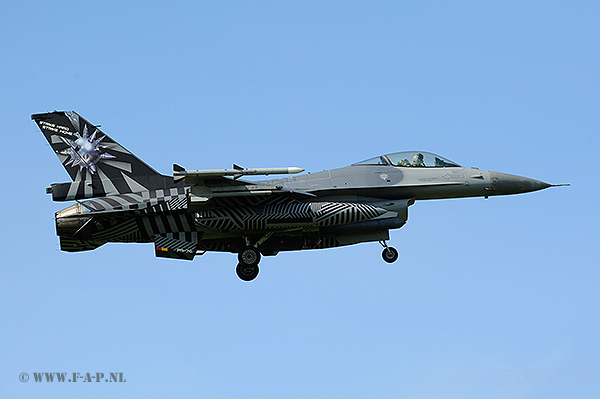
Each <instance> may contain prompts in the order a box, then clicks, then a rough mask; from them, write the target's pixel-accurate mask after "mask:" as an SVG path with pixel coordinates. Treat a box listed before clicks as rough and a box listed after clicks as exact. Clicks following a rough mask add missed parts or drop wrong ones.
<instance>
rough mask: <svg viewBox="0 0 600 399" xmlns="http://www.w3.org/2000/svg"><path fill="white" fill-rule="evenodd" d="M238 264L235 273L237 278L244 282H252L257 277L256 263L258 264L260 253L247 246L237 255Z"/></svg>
mask: <svg viewBox="0 0 600 399" xmlns="http://www.w3.org/2000/svg"><path fill="white" fill-rule="evenodd" d="M238 260H239V261H240V263H238V265H237V267H236V268H235V272H236V273H237V275H238V277H239V278H241V279H242V280H244V281H252V280H254V279H255V278H256V276H258V262H260V252H258V249H256V248H255V247H251V246H248V247H246V248H244V249H242V250H241V251H240V253H239V254H238Z"/></svg>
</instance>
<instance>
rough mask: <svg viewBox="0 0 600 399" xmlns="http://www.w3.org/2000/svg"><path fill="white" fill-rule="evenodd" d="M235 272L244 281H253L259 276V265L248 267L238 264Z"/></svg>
mask: <svg viewBox="0 0 600 399" xmlns="http://www.w3.org/2000/svg"><path fill="white" fill-rule="evenodd" d="M235 272H236V273H237V275H238V277H239V278H241V279H242V280H244V281H252V280H254V279H255V278H256V276H258V265H254V266H248V265H244V264H242V263H238V265H237V267H236V268H235Z"/></svg>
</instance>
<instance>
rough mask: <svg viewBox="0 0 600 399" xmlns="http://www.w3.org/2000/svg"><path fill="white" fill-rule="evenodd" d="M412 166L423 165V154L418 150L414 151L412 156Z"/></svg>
mask: <svg viewBox="0 0 600 399" xmlns="http://www.w3.org/2000/svg"><path fill="white" fill-rule="evenodd" d="M413 166H425V163H424V162H423V154H421V153H420V152H418V153H416V154H415V156H414V157H413Z"/></svg>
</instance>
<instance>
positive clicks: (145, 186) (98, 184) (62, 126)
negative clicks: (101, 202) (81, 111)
mask: <svg viewBox="0 0 600 399" xmlns="http://www.w3.org/2000/svg"><path fill="white" fill-rule="evenodd" d="M31 119H33V120H34V121H35V122H36V123H37V125H38V126H39V128H40V129H41V131H42V133H44V136H45V137H46V140H48V143H50V146H51V147H52V149H53V150H54V152H55V153H56V155H57V156H58V158H59V159H60V161H61V163H62V164H63V166H64V167H65V169H66V170H67V172H68V173H69V175H70V176H71V179H72V180H73V183H59V184H52V187H51V188H49V189H48V193H52V198H53V199H54V200H55V201H68V200H77V199H83V198H94V197H104V196H108V195H117V194H125V193H137V192H142V191H148V190H156V189H159V188H167V187H172V186H173V185H174V184H173V178H172V177H170V176H164V175H161V174H160V173H158V172H157V171H155V170H154V169H152V168H151V167H150V166H148V165H147V164H146V163H145V162H143V161H142V160H141V159H139V158H137V157H136V156H135V155H133V154H132V153H131V152H129V151H128V150H126V149H125V148H124V147H122V146H121V145H120V144H118V143H117V142H116V141H114V140H113V139H111V138H110V137H109V136H107V135H106V134H104V133H103V132H102V131H100V129H98V127H97V126H94V125H92V124H91V123H90V122H88V121H87V120H85V119H84V118H82V117H80V116H79V115H78V114H77V113H76V112H74V111H54V112H50V113H46V114H34V115H31Z"/></svg>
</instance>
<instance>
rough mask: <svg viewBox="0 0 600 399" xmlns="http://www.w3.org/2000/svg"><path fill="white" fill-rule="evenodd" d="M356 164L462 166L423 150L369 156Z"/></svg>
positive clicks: (429, 166)
mask: <svg viewBox="0 0 600 399" xmlns="http://www.w3.org/2000/svg"><path fill="white" fill-rule="evenodd" d="M354 165H391V166H403V167H406V168H460V167H461V166H460V165H458V164H457V163H455V162H452V161H451V160H449V159H446V158H444V157H440V156H439V155H435V154H432V153H430V152H423V151H404V152H395V153H393V154H387V155H381V156H379V157H374V158H369V159H367V160H364V161H362V162H357V163H355V164H354Z"/></svg>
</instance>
